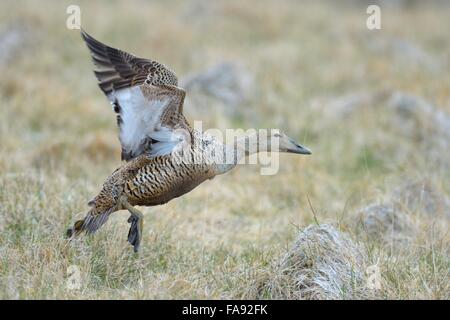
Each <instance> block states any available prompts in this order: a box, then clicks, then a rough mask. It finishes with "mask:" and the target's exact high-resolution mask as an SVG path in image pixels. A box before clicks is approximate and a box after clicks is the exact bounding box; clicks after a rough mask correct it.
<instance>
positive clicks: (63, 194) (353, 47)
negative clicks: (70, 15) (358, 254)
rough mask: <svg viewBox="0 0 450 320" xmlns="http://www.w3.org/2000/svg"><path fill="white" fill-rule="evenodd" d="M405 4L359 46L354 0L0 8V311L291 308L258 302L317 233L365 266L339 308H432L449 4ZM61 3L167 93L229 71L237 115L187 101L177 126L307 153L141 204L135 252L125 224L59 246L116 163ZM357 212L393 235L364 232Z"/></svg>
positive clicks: (441, 274)
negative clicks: (30, 305)
mask: <svg viewBox="0 0 450 320" xmlns="http://www.w3.org/2000/svg"><path fill="white" fill-rule="evenodd" d="M355 3H356V4H355ZM404 3H405V4H404V5H400V6H387V5H386V6H383V5H382V29H381V30H373V31H370V30H368V29H367V28H366V18H367V14H366V7H367V4H366V2H365V1H361V2H356V1H352V2H350V1H349V2H344V3H343V4H341V5H340V6H337V5H334V4H333V1H324V2H320V3H317V2H312V1H311V2H308V1H306V2H302V3H301V4H299V3H298V2H296V1H266V0H264V1H254V2H253V1H252V2H250V1H218V2H216V1H214V2H212V1H211V2H209V1H208V2H206V1H205V2H201V1H194V2H185V1H169V2H163V1H161V2H157V1H151V2H147V1H130V2H128V1H127V2H125V1H123V2H119V1H112V2H109V1H96V2H95V3H93V2H91V1H75V0H73V1H40V2H37V1H20V5H18V2H17V1H2V2H1V4H0V35H1V34H3V37H5V34H8V33H10V32H13V31H14V32H16V31H17V32H18V36H17V37H18V40H17V41H18V43H19V45H16V48H12V49H9V48H6V49H5V45H4V47H3V49H0V50H3V51H4V52H3V54H0V71H1V73H0V110H1V117H0V298H5V299H12V298H21V299H71V298H75V299H84V298H87V299H110V298H111V299H121V298H126V299H133V298H137V299H141V298H149V299H153V298H169V299H173V298H181V299H186V298H200V299H205V298H210V299H220V298H237V299H240V298H286V297H287V298H290V297H293V296H292V295H286V294H285V293H283V290H284V289H283V288H284V287H283V284H281V287H280V288H279V290H270V289H267V290H265V289H262V288H268V287H270V286H267V285H266V284H267V283H270V281H274V279H277V276H279V272H280V271H279V270H278V269H277V265H278V264H279V261H281V260H282V259H283V257H285V256H286V254H287V253H288V252H290V250H294V249H295V248H297V247H293V244H294V242H295V239H296V238H297V236H298V235H299V234H301V233H302V231H301V230H304V228H305V227H307V226H310V225H315V224H324V223H326V224H330V225H333V226H334V227H335V228H336V229H337V230H339V231H341V232H342V233H344V234H348V237H349V238H350V239H351V241H353V242H354V243H355V244H357V245H358V246H359V247H360V248H361V250H363V251H364V257H365V258H364V259H365V260H364V261H363V263H364V265H365V266H371V265H375V264H376V265H377V266H378V267H379V269H380V275H381V288H380V289H378V290H371V291H370V292H369V293H368V295H359V294H358V293H354V294H351V295H348V294H345V293H342V295H340V296H339V297H341V298H355V299H359V298H365V297H370V298H380V299H384V298H390V299H417V298H418V299H449V298H450V285H449V284H450V282H449V279H450V277H449V271H450V259H449V250H450V247H449V245H450V238H449V219H450V202H449V201H448V198H449V196H450V170H449V167H450V152H449V150H450V73H449V72H448V70H449V68H450V38H449V36H448V30H450V20H449V19H448V17H449V14H450V6H446V5H432V4H430V3H428V2H427V4H425V3H423V4H422V5H420V4H414V3H413V4H409V2H407V1H405V2H404ZM411 3H412V2H411ZM71 4H78V5H79V6H80V7H81V19H82V25H83V28H85V29H86V30H87V31H88V32H90V33H91V34H92V35H93V36H95V37H96V38H98V39H99V40H102V41H104V42H105V43H108V44H110V45H112V46H115V47H120V48H122V49H124V50H127V51H129V52H132V53H134V54H136V55H138V56H142V57H149V58H153V59H155V60H158V61H161V62H163V63H164V64H166V65H168V66H170V67H171V68H172V69H173V70H175V72H176V73H177V74H178V76H179V78H181V79H183V77H184V76H186V75H188V74H192V73H195V72H200V71H202V70H205V69H207V68H209V67H212V66H214V65H216V64H218V63H221V62H223V61H231V62H232V63H237V64H239V65H241V66H244V67H245V69H246V70H247V71H246V72H248V74H250V75H251V77H252V79H253V85H252V90H251V92H250V93H248V97H246V99H245V101H243V102H241V103H240V104H239V105H238V106H233V107H231V106H229V105H227V104H226V103H224V102H222V101H220V99H215V98H214V97H204V98H203V96H202V95H201V94H198V93H197V94H196V95H197V96H196V97H195V100H194V98H193V95H194V93H193V94H192V95H190V94H189V92H188V96H187V100H188V101H187V106H186V108H185V113H186V115H187V117H188V119H190V120H194V119H196V120H202V121H203V124H204V128H205V129H206V128H220V129H226V128H244V129H246V128H280V129H282V130H284V131H285V132H286V133H287V134H288V135H289V136H291V137H293V138H295V139H296V140H297V141H299V142H300V143H302V144H304V145H306V146H308V147H309V148H311V149H312V151H313V154H312V156H309V157H300V156H296V155H287V154H282V155H281V156H280V162H281V164H280V170H279V172H278V174H276V175H273V176H262V175H260V174H259V167H258V166H255V165H253V166H241V167H238V168H236V169H235V170H234V171H232V172H230V173H229V174H227V175H224V176H220V177H217V178H215V179H214V180H212V181H207V182H205V183H204V184H203V185H201V186H199V187H198V188H197V189H195V190H194V191H192V192H191V193H189V194H187V195H185V196H184V197H181V198H178V199H175V200H173V201H171V202H169V203H168V204H167V205H164V206H161V207H152V208H142V209H143V211H144V213H145V215H146V217H145V230H144V238H143V243H142V251H141V253H140V254H139V255H135V254H134V253H133V250H132V248H131V247H130V246H129V244H128V243H127V241H126V236H127V232H128V227H129V225H128V224H127V222H126V220H127V218H128V213H127V212H125V211H121V212H118V213H116V214H114V216H112V217H111V219H110V220H109V221H108V223H107V224H106V225H105V227H103V228H102V229H101V230H100V231H99V232H98V233H97V234H95V236H92V237H85V238H81V239H77V240H76V241H72V242H67V240H66V239H64V237H63V235H64V232H65V229H66V228H67V227H68V226H69V225H70V224H71V223H73V221H75V219H77V218H79V217H82V216H83V215H84V214H85V212H86V211H87V209H88V206H87V201H88V200H90V199H91V198H92V197H93V196H94V195H96V193H97V192H98V191H99V189H100V187H101V185H102V183H103V181H104V179H105V178H106V177H107V176H108V175H109V174H110V173H111V172H112V171H113V170H114V169H116V168H117V167H118V166H120V165H121V162H120V144H119V142H118V139H117V129H116V126H115V115H114V113H113V112H112V111H111V110H110V106H109V104H108V102H107V100H106V99H105V97H104V96H103V95H102V93H101V91H100V90H99V89H98V87H97V86H96V79H95V77H94V75H93V73H92V71H91V70H92V63H91V61H90V58H89V54H88V50H87V48H86V47H85V45H84V43H83V42H82V40H81V38H80V35H79V32H78V31H77V30H69V29H67V28H66V18H67V14H66V8H67V6H69V5H71ZM1 39H2V38H1V36H0V48H2V47H1ZM6 50H10V52H9V54H6V53H5V52H6ZM0 53H2V51H0ZM1 59H3V62H2V61H1ZM202 99H203V100H202ZM195 101H207V103H203V104H196V103H195ZM405 110H406V111H405ZM308 199H309V200H308ZM370 205H379V206H386V207H388V208H391V209H392V210H393V212H395V214H396V215H395V219H394V220H395V221H392V220H389V219H390V218H391V216H390V215H389V214H387V215H380V216H378V213H375V214H374V216H375V218H373V219H372V220H370V221H369V222H367V220H364V219H366V218H365V217H367V214H366V215H365V214H364V212H365V211H364V208H367V207H368V206H370ZM361 212H363V213H361ZM386 212H390V211H389V210H388V211H386ZM369 215H370V214H369ZM384 217H388V218H389V219H388V218H386V219H385V220H383V219H384ZM361 221H362V222H361ZM371 221H372V222H371ZM373 221H375V222H373ZM371 223H374V224H375V227H374V228H375V229H371V232H369V231H368V228H369V227H371V226H372V225H371ZM362 225H363V226H362ZM293 248H294V249H293ZM299 250H300V249H299ZM70 266H75V268H76V270H78V271H79V275H80V286H79V287H77V288H75V289H71V288H70V285H69V286H68V280H70V276H71V275H70V273H71V271H70V270H72V269H71V268H73V267H70ZM68 269H69V271H68ZM68 273H69V274H68ZM294 296H295V295H294ZM296 297H298V296H296ZM305 297H306V296H305ZM300 298H301V297H300ZM324 298H327V297H326V296H325V297H324Z"/></svg>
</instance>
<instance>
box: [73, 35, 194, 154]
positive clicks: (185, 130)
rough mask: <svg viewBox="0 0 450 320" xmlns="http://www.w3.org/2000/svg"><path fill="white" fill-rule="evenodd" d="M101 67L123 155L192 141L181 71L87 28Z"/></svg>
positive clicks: (163, 151) (98, 70)
mask: <svg viewBox="0 0 450 320" xmlns="http://www.w3.org/2000/svg"><path fill="white" fill-rule="evenodd" d="M81 35H82V37H83V39H84V41H85V42H86V44H87V46H88V48H89V50H90V52H91V56H92V60H93V61H94V64H95V66H96V68H95V70H94V73H95V75H96V77H97V79H98V85H99V87H100V89H101V90H102V91H103V92H104V93H105V95H106V96H107V97H108V99H109V100H110V102H111V104H112V106H113V109H114V111H115V112H116V113H117V124H118V126H119V131H120V133H119V138H120V142H121V144H122V160H127V161H128V160H131V159H133V158H135V157H137V156H139V155H141V154H143V153H147V154H149V155H162V154H169V153H170V152H171V151H172V150H173V148H174V147H175V146H176V145H177V144H178V143H181V142H185V143H190V137H191V128H190V127H189V124H188V123H187V121H186V119H185V117H184V116H183V102H184V97H185V92H184V90H183V89H181V88H179V87H177V83H178V80H177V77H176V75H175V73H173V72H172V71H171V70H169V69H168V68H167V67H165V66H164V65H163V64H160V63H158V62H156V61H152V60H148V59H142V58H138V57H136V56H134V55H132V54H129V53H127V52H124V51H121V50H119V49H115V48H111V47H109V46H107V45H105V44H103V43H101V42H99V41H97V40H95V39H94V38H92V37H91V36H90V35H88V34H87V33H86V32H85V31H81Z"/></svg>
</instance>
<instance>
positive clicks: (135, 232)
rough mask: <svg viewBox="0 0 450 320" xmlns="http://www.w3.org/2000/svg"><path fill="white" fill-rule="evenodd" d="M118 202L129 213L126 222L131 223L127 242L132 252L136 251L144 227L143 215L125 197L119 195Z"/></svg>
mask: <svg viewBox="0 0 450 320" xmlns="http://www.w3.org/2000/svg"><path fill="white" fill-rule="evenodd" d="M120 203H121V205H122V206H123V207H125V208H126V209H127V210H128V211H129V212H130V213H131V216H130V218H128V222H129V223H131V226H130V231H128V242H129V243H131V245H132V246H133V248H134V252H138V250H139V247H140V244H141V240H142V230H143V228H144V215H143V214H142V212H140V211H139V210H138V209H136V208H135V207H133V206H132V205H131V204H130V203H129V202H128V200H127V199H126V198H125V197H121V199H120Z"/></svg>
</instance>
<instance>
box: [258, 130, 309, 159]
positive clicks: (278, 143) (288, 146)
mask: <svg viewBox="0 0 450 320" xmlns="http://www.w3.org/2000/svg"><path fill="white" fill-rule="evenodd" d="M267 138H268V139H267V140H268V141H267V143H268V145H270V147H271V150H272V151H278V152H287V153H297V154H311V151H310V150H309V149H308V148H306V147H304V146H302V145H300V144H299V143H297V142H295V140H294V139H292V138H290V137H288V136H287V135H286V134H285V133H284V132H282V131H281V130H269V131H268V135H267ZM277 149H278V150H277Z"/></svg>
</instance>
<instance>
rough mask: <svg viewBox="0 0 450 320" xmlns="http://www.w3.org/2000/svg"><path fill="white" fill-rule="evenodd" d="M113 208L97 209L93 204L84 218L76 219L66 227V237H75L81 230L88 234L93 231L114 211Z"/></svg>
mask: <svg viewBox="0 0 450 320" xmlns="http://www.w3.org/2000/svg"><path fill="white" fill-rule="evenodd" d="M113 209H114V208H109V209H106V210H105V209H99V208H96V207H95V205H94V206H93V207H92V208H91V210H89V212H88V213H87V215H86V217H84V219H82V220H78V221H76V222H75V223H74V224H73V226H72V227H70V228H69V229H67V231H66V236H67V238H72V237H76V236H78V235H79V234H81V233H82V232H83V231H84V232H86V233H88V234H91V233H94V232H95V231H97V230H98V229H99V228H100V227H101V226H102V225H103V224H104V223H105V222H106V220H108V217H109V215H110V214H111V213H112V212H113V211H114V210H113Z"/></svg>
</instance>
